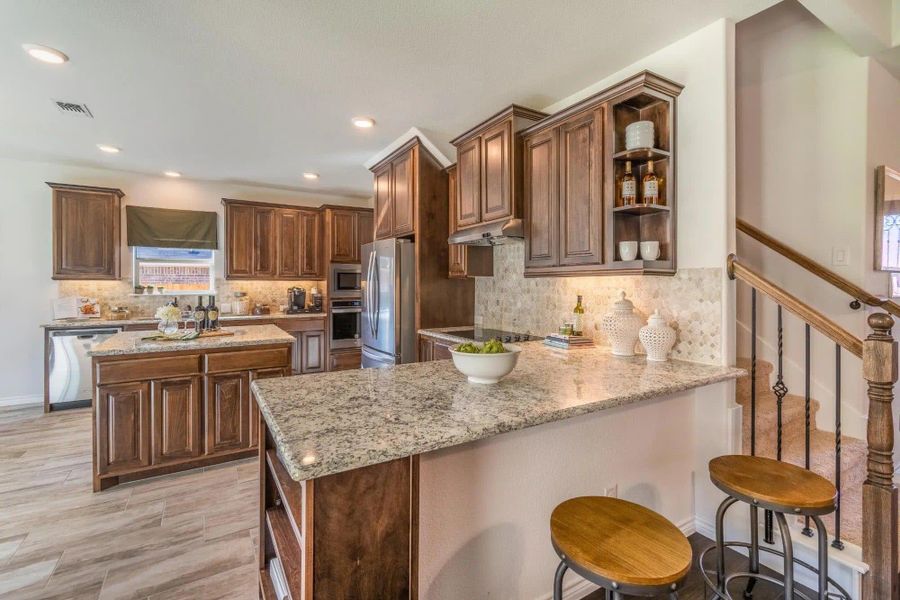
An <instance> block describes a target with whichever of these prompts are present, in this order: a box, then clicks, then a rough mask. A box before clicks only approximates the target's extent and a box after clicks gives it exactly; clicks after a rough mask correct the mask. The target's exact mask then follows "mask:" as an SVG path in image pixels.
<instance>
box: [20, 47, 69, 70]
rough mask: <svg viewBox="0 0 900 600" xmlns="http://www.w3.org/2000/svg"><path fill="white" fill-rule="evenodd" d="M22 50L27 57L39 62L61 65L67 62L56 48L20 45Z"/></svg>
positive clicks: (66, 57)
mask: <svg viewBox="0 0 900 600" xmlns="http://www.w3.org/2000/svg"><path fill="white" fill-rule="evenodd" d="M22 48H23V49H24V50H25V52H27V53H28V54H29V56H31V58H36V59H37V60H39V61H41V62H45V63H50V64H53V65H61V64H63V63H64V62H68V60H69V57H68V56H66V55H65V54H63V53H62V52H60V51H59V50H57V49H56V48H50V47H49V46H41V45H40V44H22Z"/></svg>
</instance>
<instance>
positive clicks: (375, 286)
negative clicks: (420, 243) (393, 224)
mask: <svg viewBox="0 0 900 600" xmlns="http://www.w3.org/2000/svg"><path fill="white" fill-rule="evenodd" d="M415 261H416V255H415V245H414V243H413V242H412V241H410V240H397V239H390V240H378V241H376V242H372V243H369V244H364V245H363V247H362V268H363V278H362V282H361V287H362V297H363V311H362V367H363V368H364V369H366V368H382V367H389V366H393V365H397V364H401V363H411V362H415V360H416V314H415V313H416V281H415V273H416V264H415Z"/></svg>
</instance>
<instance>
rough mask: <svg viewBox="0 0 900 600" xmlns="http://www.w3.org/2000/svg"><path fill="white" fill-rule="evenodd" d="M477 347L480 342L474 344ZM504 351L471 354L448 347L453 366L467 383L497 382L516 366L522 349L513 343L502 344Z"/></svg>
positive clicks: (479, 345)
mask: <svg viewBox="0 0 900 600" xmlns="http://www.w3.org/2000/svg"><path fill="white" fill-rule="evenodd" d="M475 345H476V346H478V347H479V348H480V347H481V346H482V344H475ZM503 347H504V348H506V352H501V353H499V354H472V353H468V352H457V351H456V349H455V347H454V348H450V354H451V355H452V356H453V366H454V367H456V369H457V370H458V371H459V372H460V373H462V374H463V375H465V376H466V377H467V378H468V379H469V383H487V384H491V383H497V382H498V381H500V380H501V379H503V378H504V377H506V376H507V375H509V374H510V373H512V371H513V369H515V368H516V363H518V362H519V353H520V352H522V349H521V348H520V347H518V346H515V345H513V344H503Z"/></svg>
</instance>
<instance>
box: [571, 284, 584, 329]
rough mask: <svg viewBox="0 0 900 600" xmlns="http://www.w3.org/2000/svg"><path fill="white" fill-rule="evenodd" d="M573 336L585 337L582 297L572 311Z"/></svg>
mask: <svg viewBox="0 0 900 600" xmlns="http://www.w3.org/2000/svg"><path fill="white" fill-rule="evenodd" d="M572 335H584V306H582V305H581V295H580V294H579V295H578V300H577V302H576V303H575V308H574V309H572Z"/></svg>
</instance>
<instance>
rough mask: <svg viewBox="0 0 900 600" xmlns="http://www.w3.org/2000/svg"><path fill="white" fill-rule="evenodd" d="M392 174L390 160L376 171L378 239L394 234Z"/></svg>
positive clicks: (376, 228)
mask: <svg viewBox="0 0 900 600" xmlns="http://www.w3.org/2000/svg"><path fill="white" fill-rule="evenodd" d="M391 175H392V169H391V163H389V162H388V163H385V164H384V165H382V166H381V167H379V168H378V169H377V170H376V171H375V239H378V240H382V239H384V238H389V237H391V236H392V235H393V234H394V203H393V200H392V194H393V190H392V186H391Z"/></svg>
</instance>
